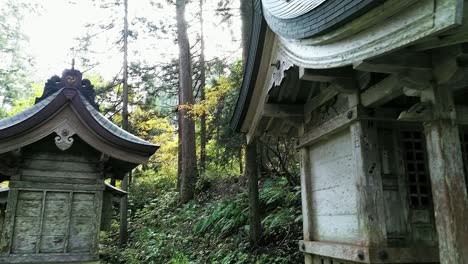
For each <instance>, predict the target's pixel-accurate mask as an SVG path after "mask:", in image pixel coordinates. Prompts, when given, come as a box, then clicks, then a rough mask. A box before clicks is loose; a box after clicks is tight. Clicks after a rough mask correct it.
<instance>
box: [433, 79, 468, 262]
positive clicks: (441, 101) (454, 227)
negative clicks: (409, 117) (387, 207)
mask: <svg viewBox="0 0 468 264" xmlns="http://www.w3.org/2000/svg"><path fill="white" fill-rule="evenodd" d="M433 90H434V97H433V98H434V102H433V103H434V116H435V118H436V119H435V120H434V121H431V122H427V123H426V124H425V134H426V141H427V150H428V157H429V169H430V179H431V185H432V194H433V202H434V211H435V220H436V226H437V233H438V236H439V250H440V259H441V263H442V264H445V263H447V264H448V263H468V235H467V234H468V225H467V224H466V219H468V196H467V190H466V182H465V176H464V168H463V160H462V152H461V146H460V138H459V130H458V127H457V125H455V121H454V120H453V117H454V111H455V107H454V103H453V98H452V94H451V91H450V90H446V89H440V88H439V87H434V88H433Z"/></svg>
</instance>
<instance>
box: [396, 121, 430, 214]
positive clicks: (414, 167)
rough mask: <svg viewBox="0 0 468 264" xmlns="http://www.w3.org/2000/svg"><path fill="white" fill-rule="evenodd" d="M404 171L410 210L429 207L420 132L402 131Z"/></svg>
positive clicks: (428, 184)
mask: <svg viewBox="0 0 468 264" xmlns="http://www.w3.org/2000/svg"><path fill="white" fill-rule="evenodd" d="M401 139H402V142H403V148H404V155H405V156H404V158H405V166H406V167H405V171H406V176H407V183H408V188H409V202H410V206H411V207H412V208H427V207H429V206H430V205H431V199H430V198H431V184H430V181H429V173H428V169H427V164H426V149H425V147H424V144H425V139H424V136H423V133H422V132H420V131H414V130H412V131H403V132H402V134H401Z"/></svg>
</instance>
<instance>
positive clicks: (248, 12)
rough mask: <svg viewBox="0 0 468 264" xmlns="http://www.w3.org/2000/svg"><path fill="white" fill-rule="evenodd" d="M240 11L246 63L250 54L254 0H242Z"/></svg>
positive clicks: (243, 51) (243, 55)
mask: <svg viewBox="0 0 468 264" xmlns="http://www.w3.org/2000/svg"><path fill="white" fill-rule="evenodd" d="M240 2H241V5H240V11H241V19H242V61H243V63H244V65H245V62H246V61H247V57H248V55H249V42H250V30H251V27H252V16H253V4H252V0H241V1H240Z"/></svg>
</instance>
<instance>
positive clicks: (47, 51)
mask: <svg viewBox="0 0 468 264" xmlns="http://www.w3.org/2000/svg"><path fill="white" fill-rule="evenodd" d="M176 2H177V3H176ZM247 2H248V1H244V2H241V1H239V0H192V1H187V2H186V1H181V0H178V1H171V0H153V1H128V0H83V1H55V0H54V1H47V3H46V2H42V1H39V0H0V118H4V117H6V116H11V115H13V114H16V113H18V112H20V111H22V110H24V109H26V108H27V107H29V106H31V105H32V104H33V103H34V100H35V98H36V97H39V96H40V95H41V93H42V89H43V85H44V83H45V81H46V79H47V78H49V77H51V76H52V75H54V74H59V73H60V71H62V70H63V69H64V68H69V67H70V66H71V62H72V58H74V59H75V61H76V62H75V64H76V65H75V67H76V68H78V69H79V70H81V71H82V72H84V75H85V77H86V78H89V79H90V80H91V82H92V84H93V85H94V86H95V89H96V91H97V102H98V104H99V106H100V111H101V112H102V113H103V114H104V115H105V116H106V117H108V118H109V119H111V120H112V121H113V122H114V123H116V124H119V125H121V124H122V125H123V126H124V127H127V129H128V130H129V131H130V132H131V133H133V134H135V135H138V136H139V137H142V138H144V139H146V140H148V141H151V142H153V143H156V144H158V145H160V146H161V147H160V149H159V150H158V151H157V153H156V154H155V155H154V156H153V157H152V158H151V161H150V162H149V163H148V164H147V165H144V166H140V167H138V168H137V169H136V170H135V171H134V172H133V173H132V174H131V177H129V178H128V179H127V182H125V183H119V182H118V183H117V185H118V186H120V187H125V186H124V185H127V183H128V185H129V187H128V188H129V197H128V208H124V209H123V212H125V215H126V216H127V217H128V223H127V221H125V224H128V237H127V235H125V237H124V238H122V233H123V232H124V233H127V228H126V229H125V230H124V231H122V229H119V225H120V224H122V217H119V206H118V205H116V206H115V210H114V212H115V215H114V220H113V225H112V228H111V229H110V230H109V231H106V232H102V234H101V255H102V259H103V260H104V261H106V262H108V263H158V264H159V263H298V262H300V261H301V259H302V257H301V255H300V254H299V253H298V249H297V241H298V240H299V239H300V238H301V233H300V230H301V222H302V218H301V213H300V188H299V177H298V164H297V157H296V153H295V152H294V148H293V147H292V146H293V143H294V142H293V140H291V139H287V138H278V137H275V138H273V137H262V140H261V141H260V144H259V146H258V150H257V153H258V158H257V161H258V171H259V179H258V182H255V186H256V188H258V190H256V191H257V192H258V194H259V195H258V197H259V203H258V205H256V206H252V204H251V203H250V202H249V201H251V200H249V195H250V196H251V193H249V191H248V188H247V182H248V179H247V177H246V176H245V169H244V168H245V158H244V156H245V145H244V139H243V136H242V135H241V134H238V133H235V132H234V131H233V130H232V129H231V127H230V126H229V121H230V118H231V114H232V111H233V110H234V107H235V104H236V100H237V97H238V93H239V90H240V87H241V85H242V74H243V60H244V61H245V57H246V56H245V51H246V50H247V49H248V38H247V36H248V25H249V23H248V22H249V19H250V15H251V12H253V11H252V10H253V9H252V7H251V6H250V5H249V4H246V3H247ZM181 3H182V4H183V6H184V7H185V10H182V11H184V12H183V14H184V16H185V21H182V22H185V23H182V24H181V23H178V22H181V20H180V18H181V17H180V16H177V15H176V14H177V12H176V10H177V11H181V9H180V7H181ZM126 6H128V8H125V7H126ZM176 7H177V8H176ZM179 14H180V13H179ZM181 25H182V27H184V28H186V30H187V41H188V42H187V43H188V44H189V45H188V49H187V50H188V53H187V54H189V59H188V60H186V61H185V63H187V65H188V67H189V71H188V73H190V74H189V75H188V77H189V79H190V85H189V86H190V87H189V88H190V90H189V93H190V95H191V96H192V97H193V100H192V101H190V102H188V103H187V102H183V103H181V101H180V100H181V98H180V94H181V86H183V85H181V82H180V80H181V78H180V76H181V72H183V69H182V67H181V65H184V61H181V58H180V57H179V55H180V54H181V52H180V51H181V49H180V47H181V46H180V44H181V40H182V38H181V35H180V32H181V31H180V26H181ZM178 27H179V28H178ZM241 29H243V31H242V30H241ZM178 44H179V45H178ZM178 46H179V49H177V47H178ZM243 51H244V52H243ZM243 54H244V56H243ZM242 57H243V58H242ZM186 88H187V87H186ZM126 98H128V101H126ZM181 113H182V114H181ZM126 119H128V121H126ZM182 119H187V120H189V121H190V122H193V124H194V129H195V130H194V137H195V140H194V142H193V143H194V144H193V147H191V148H192V149H191V150H192V151H193V153H194V161H195V162H196V163H195V164H196V166H195V172H194V173H192V174H193V175H192V174H191V175H189V177H191V178H190V180H191V181H192V182H191V183H190V184H188V185H187V186H185V187H184V186H182V187H181V182H182V185H183V184H184V183H183V182H184V181H183V180H181V177H184V176H183V172H181V165H180V162H179V161H180V160H187V159H181V150H182V149H183V148H181V142H182V141H183V139H181V138H180V135H181V131H180V124H181V123H180V121H181V120H182ZM181 175H182V176H181ZM184 190H188V192H189V193H188V196H187V195H185V196H184V194H183V192H184ZM184 197H185V198H184ZM125 209H127V210H125ZM252 210H254V211H255V212H256V215H258V219H256V220H255V219H254V220H252V219H251V218H250V219H249V212H250V214H252ZM121 211H122V210H121ZM125 219H126V218H125ZM252 221H258V222H259V228H260V232H259V233H258V234H257V235H255V236H252V234H251V233H252V225H251V223H252Z"/></svg>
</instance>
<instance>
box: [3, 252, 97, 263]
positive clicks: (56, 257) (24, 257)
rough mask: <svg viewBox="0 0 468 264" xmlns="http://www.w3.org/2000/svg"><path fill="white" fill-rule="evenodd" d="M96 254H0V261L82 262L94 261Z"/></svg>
mask: <svg viewBox="0 0 468 264" xmlns="http://www.w3.org/2000/svg"><path fill="white" fill-rule="evenodd" d="M98 259H99V256H98V255H93V254H86V253H85V254H83V253H67V254H63V253H61V254H59V253H55V254H54V253H49V254H38V255H31V254H14V255H11V256H9V257H3V256H0V263H5V264H25V263H55V262H60V263H83V262H88V261H96V260H98Z"/></svg>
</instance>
